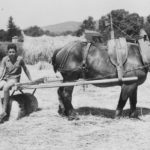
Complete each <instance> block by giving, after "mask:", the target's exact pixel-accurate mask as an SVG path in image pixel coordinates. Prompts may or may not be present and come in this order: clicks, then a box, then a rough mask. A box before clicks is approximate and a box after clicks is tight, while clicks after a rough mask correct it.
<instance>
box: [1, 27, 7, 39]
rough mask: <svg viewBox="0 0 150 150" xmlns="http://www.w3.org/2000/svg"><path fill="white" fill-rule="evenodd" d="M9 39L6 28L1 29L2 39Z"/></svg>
mask: <svg viewBox="0 0 150 150" xmlns="http://www.w3.org/2000/svg"><path fill="white" fill-rule="evenodd" d="M6 40H7V32H6V31H5V30H0V41H6Z"/></svg>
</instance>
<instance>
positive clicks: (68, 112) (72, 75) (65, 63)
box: [52, 41, 150, 119]
mask: <svg viewBox="0 0 150 150" xmlns="http://www.w3.org/2000/svg"><path fill="white" fill-rule="evenodd" d="M85 47H86V44H85V43H84V42H80V41H75V42H72V43H69V44H67V45H66V46H64V47H63V48H62V49H59V50H57V51H55V53H54V54H53V58H52V63H53V67H54V71H55V72H56V71H59V72H60V73H61V75H62V77H63V81H64V82H66V81H67V82H70V81H74V80H78V79H79V78H84V79H103V78H107V79H110V78H117V77H118V75H117V69H116V67H115V66H114V65H113V64H112V63H111V61H110V58H109V55H108V48H107V46H104V45H102V44H97V45H91V46H90V48H89V50H88V54H87V56H86V63H84V66H83V60H85V55H86V54H85V53H86V48H85ZM127 49H128V56H127V60H126V62H125V63H124V65H123V70H124V73H123V77H133V76H136V77H138V80H137V81H135V82H133V83H130V84H127V83H123V84H121V93H120V97H119V102H118V105H117V108H116V113H115V116H116V117H120V116H121V115H122V111H123V108H124V106H125V104H126V102H127V99H128V98H129V100H130V117H137V113H136V104H137V89H138V86H139V85H140V84H142V83H143V82H144V81H145V79H146V77H147V73H148V69H149V68H148V67H145V66H144V63H143V60H142V56H141V53H140V51H139V46H138V44H132V43H128V44H127ZM147 56H148V55H147ZM147 60H150V55H149V58H147ZM149 62H150V61H149ZM83 68H84V69H83ZM96 86H99V87H102V85H100V84H96ZM108 86H114V85H112V84H109V85H108ZM73 88H74V87H73V86H72V87H59V88H58V97H59V102H60V104H59V110H58V112H59V114H60V115H64V116H67V117H68V119H77V115H76V113H75V110H74V109H73V106H72V102H71V101H72V92H73Z"/></svg>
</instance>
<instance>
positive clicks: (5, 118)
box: [0, 112, 9, 123]
mask: <svg viewBox="0 0 150 150" xmlns="http://www.w3.org/2000/svg"><path fill="white" fill-rule="evenodd" d="M8 120H9V117H8V115H7V113H5V112H4V113H2V114H1V115H0V123H4V122H5V121H8Z"/></svg>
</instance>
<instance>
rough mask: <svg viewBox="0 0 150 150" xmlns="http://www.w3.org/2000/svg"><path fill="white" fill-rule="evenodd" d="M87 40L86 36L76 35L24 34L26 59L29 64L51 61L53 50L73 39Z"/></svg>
mask: <svg viewBox="0 0 150 150" xmlns="http://www.w3.org/2000/svg"><path fill="white" fill-rule="evenodd" d="M76 40H80V41H85V39H84V37H75V36H70V35H68V36H56V37H50V36H45V35H44V36H41V37H29V36H24V42H23V48H24V51H25V59H26V62H27V63H28V64H36V63H37V62H39V61H48V62H51V57H52V55H53V52H54V51H55V50H56V49H58V48H62V47H63V46H64V45H66V44H67V43H69V42H72V41H76Z"/></svg>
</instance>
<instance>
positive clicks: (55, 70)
mask: <svg viewBox="0 0 150 150" xmlns="http://www.w3.org/2000/svg"><path fill="white" fill-rule="evenodd" d="M60 50H61V48H58V49H56V50H55V51H54V53H53V56H52V65H53V69H54V72H57V69H58V68H57V63H56V55H57V53H58V52H59V51H60Z"/></svg>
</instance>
